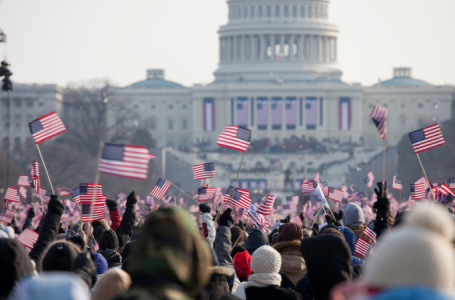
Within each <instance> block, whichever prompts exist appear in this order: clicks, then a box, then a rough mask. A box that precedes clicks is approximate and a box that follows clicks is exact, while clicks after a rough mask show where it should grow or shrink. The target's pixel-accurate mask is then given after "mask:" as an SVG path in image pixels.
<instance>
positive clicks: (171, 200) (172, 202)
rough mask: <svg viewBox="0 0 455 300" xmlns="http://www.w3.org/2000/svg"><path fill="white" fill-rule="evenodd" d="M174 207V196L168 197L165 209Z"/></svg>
mask: <svg viewBox="0 0 455 300" xmlns="http://www.w3.org/2000/svg"><path fill="white" fill-rule="evenodd" d="M176 205H177V203H176V202H175V196H171V197H169V199H168V200H167V204H166V207H169V206H176Z"/></svg>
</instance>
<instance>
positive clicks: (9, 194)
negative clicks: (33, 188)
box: [4, 187, 20, 202]
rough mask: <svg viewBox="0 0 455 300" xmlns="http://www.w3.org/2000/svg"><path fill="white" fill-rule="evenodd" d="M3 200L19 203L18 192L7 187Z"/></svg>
mask: <svg viewBox="0 0 455 300" xmlns="http://www.w3.org/2000/svg"><path fill="white" fill-rule="evenodd" d="M4 199H5V201H8V202H20V198H19V191H18V190H17V189H15V188H12V187H8V189H7V190H6V194H5V198H4Z"/></svg>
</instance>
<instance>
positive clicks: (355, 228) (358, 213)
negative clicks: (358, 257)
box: [343, 202, 365, 242]
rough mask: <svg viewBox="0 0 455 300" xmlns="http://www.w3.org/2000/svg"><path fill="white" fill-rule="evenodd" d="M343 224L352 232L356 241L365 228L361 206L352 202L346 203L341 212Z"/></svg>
mask: <svg viewBox="0 0 455 300" xmlns="http://www.w3.org/2000/svg"><path fill="white" fill-rule="evenodd" d="M343 225H344V226H346V227H347V228H349V229H351V230H352V232H354V234H355V235H356V237H357V239H356V242H357V240H358V237H359V236H360V235H361V234H362V232H363V230H364V229H365V214H364V213H363V210H362V208H361V207H360V206H358V205H357V204H355V203H353V202H351V203H349V204H348V205H346V208H345V209H344V213H343Z"/></svg>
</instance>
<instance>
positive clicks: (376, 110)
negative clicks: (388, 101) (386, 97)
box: [370, 105, 387, 140]
mask: <svg viewBox="0 0 455 300" xmlns="http://www.w3.org/2000/svg"><path fill="white" fill-rule="evenodd" d="M370 118H371V119H372V120H373V122H374V125H376V128H377V129H378V132H379V135H380V136H381V138H382V139H383V140H384V139H385V136H386V134H387V107H382V106H377V105H375V106H373V110H372V111H371V114H370Z"/></svg>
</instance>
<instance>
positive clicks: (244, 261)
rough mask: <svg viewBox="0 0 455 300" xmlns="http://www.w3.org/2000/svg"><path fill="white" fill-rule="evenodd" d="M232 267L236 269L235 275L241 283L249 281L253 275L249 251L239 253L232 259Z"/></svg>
mask: <svg viewBox="0 0 455 300" xmlns="http://www.w3.org/2000/svg"><path fill="white" fill-rule="evenodd" d="M232 265H233V266H234V269H235V274H236V275H237V278H238V279H239V280H240V282H244V281H247V280H248V277H249V276H250V275H251V272H252V271H251V267H250V265H251V255H250V254H249V253H248V251H246V250H245V251H243V252H239V253H237V254H236V255H235V256H234V258H233V259H232Z"/></svg>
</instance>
